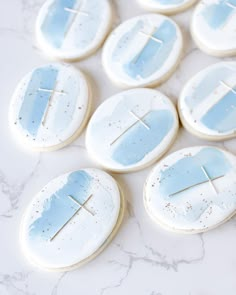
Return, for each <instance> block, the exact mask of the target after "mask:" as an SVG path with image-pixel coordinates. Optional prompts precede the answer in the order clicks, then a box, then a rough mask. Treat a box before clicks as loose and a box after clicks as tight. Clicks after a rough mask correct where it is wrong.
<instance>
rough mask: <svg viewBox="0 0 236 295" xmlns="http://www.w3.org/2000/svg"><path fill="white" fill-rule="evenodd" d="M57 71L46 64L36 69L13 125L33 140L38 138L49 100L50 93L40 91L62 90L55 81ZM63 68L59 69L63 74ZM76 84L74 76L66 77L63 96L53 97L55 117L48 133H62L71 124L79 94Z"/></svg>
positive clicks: (57, 76)
mask: <svg viewBox="0 0 236 295" xmlns="http://www.w3.org/2000/svg"><path fill="white" fill-rule="evenodd" d="M60 69H61V68H60V67H58V66H57V65H55V66H54V65H49V66H45V67H41V68H37V69H36V70H34V71H33V72H32V74H31V78H30V81H29V82H28V85H27V87H26V91H25V94H24V97H23V98H22V103H21V107H20V110H19V114H18V118H17V119H18V120H17V122H16V123H17V124H20V125H21V126H22V127H23V129H24V130H25V131H26V133H27V134H29V135H30V136H32V137H33V138H35V137H37V133H38V131H39V129H40V126H41V125H42V121H43V119H44V115H45V113H46V112H47V109H48V107H49V99H50V97H51V93H50V92H45V91H41V90H40V88H42V89H48V90H53V89H55V87H56V88H58V89H56V90H57V91H62V89H61V88H60V81H59V80H58V78H59V74H60ZM63 69H64V68H63V67H62V71H63ZM57 82H58V83H57ZM78 82H79V81H78V78H77V77H73V76H72V75H71V76H69V74H67V76H65V79H64V80H63V81H62V83H63V92H64V95H60V94H59V95H58V94H57V98H55V97H54V99H57V101H56V103H54V106H53V107H54V112H55V116H54V117H53V123H52V124H51V125H50V128H51V129H50V132H51V133H53V132H55V133H58V132H61V131H64V130H66V128H67V127H68V126H69V124H70V123H71V121H72V118H73V116H74V113H75V110H76V105H77V100H78V97H79V93H80V85H79V83H78Z"/></svg>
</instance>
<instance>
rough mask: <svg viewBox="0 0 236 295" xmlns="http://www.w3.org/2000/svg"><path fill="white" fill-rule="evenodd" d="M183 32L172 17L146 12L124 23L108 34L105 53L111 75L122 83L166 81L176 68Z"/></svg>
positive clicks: (134, 84)
mask: <svg viewBox="0 0 236 295" xmlns="http://www.w3.org/2000/svg"><path fill="white" fill-rule="evenodd" d="M182 43H183V42H182V34H181V32H180V29H179V28H178V26H177V25H176V23H175V22H174V21H172V20H171V19H170V18H168V17H166V16H163V15H158V14H147V15H141V16H137V17H135V18H132V19H129V20H127V21H125V22H124V23H122V24H121V25H120V26H119V27H118V28H116V29H115V30H114V31H113V32H112V33H111V35H110V36H109V37H108V39H107V41H106V43H105V45H104V49H103V54H102V61H103V66H104V68H105V70H106V72H107V74H108V76H109V77H110V78H111V79H112V80H113V81H114V82H116V83H118V84H119V85H121V86H128V87H138V86H148V85H149V86H150V85H157V84H160V83H162V82H164V81H165V80H166V79H167V78H168V77H169V76H170V75H171V74H172V73H173V71H174V70H175V69H176V67H177V65H178V63H179V61H180V56H181V52H182V46H183V44H182Z"/></svg>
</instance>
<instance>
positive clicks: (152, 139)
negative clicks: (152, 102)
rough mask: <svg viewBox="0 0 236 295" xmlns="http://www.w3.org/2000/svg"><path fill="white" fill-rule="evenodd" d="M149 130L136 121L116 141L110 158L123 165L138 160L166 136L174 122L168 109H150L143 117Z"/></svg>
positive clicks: (131, 163) (134, 162)
mask: <svg viewBox="0 0 236 295" xmlns="http://www.w3.org/2000/svg"><path fill="white" fill-rule="evenodd" d="M144 122H145V123H146V124H147V125H148V126H149V128H150V129H149V130H148V129H147V128H145V127H144V126H143V124H142V123H141V122H138V123H137V124H136V125H135V126H133V127H132V128H131V129H129V130H128V131H127V133H126V134H124V136H123V137H122V138H121V139H120V140H119V141H118V142H117V143H116V145H115V149H114V151H113V154H112V159H113V160H115V161H116V162H117V163H120V164H122V165H124V166H129V165H133V164H136V163H138V162H140V161H141V160H142V159H143V158H144V157H145V156H146V155H147V154H148V153H150V152H151V151H152V150H154V149H155V148H156V147H157V146H158V145H159V144H160V143H161V142H162V140H163V139H164V138H165V137H166V135H167V134H168V133H169V131H170V130H171V128H172V127H173V124H174V118H173V114H172V113H171V112H170V111H168V110H160V111H152V112H150V113H149V114H147V116H146V117H145V118H144Z"/></svg>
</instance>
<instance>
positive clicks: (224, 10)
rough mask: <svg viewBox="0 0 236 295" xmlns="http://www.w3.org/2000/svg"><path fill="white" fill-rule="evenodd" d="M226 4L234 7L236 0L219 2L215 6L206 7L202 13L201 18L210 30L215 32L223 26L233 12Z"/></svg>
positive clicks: (220, 0) (221, 0)
mask: <svg viewBox="0 0 236 295" xmlns="http://www.w3.org/2000/svg"><path fill="white" fill-rule="evenodd" d="M227 3H230V4H232V5H234V6H236V0H219V1H218V2H217V3H215V4H211V5H208V6H207V7H206V8H205V9H204V11H203V12H202V14H203V17H204V18H205V20H206V22H207V23H208V25H209V26H210V27H211V28H212V29H214V30H217V29H219V28H221V27H222V26H224V25H225V24H226V23H227V21H228V20H229V18H230V17H231V15H232V13H233V12H234V8H233V7H230V6H229V5H228V4H227Z"/></svg>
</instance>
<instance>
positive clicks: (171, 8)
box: [138, 0, 196, 14]
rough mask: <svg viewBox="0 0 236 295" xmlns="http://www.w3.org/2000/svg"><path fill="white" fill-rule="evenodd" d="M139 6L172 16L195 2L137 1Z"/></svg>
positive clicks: (175, 0) (179, 0)
mask: <svg viewBox="0 0 236 295" xmlns="http://www.w3.org/2000/svg"><path fill="white" fill-rule="evenodd" d="M138 1H139V2H140V4H141V5H142V6H143V7H144V8H146V9H148V10H152V11H155V12H159V13H164V14H174V13H178V12H181V11H183V10H185V9H187V8H189V7H190V6H191V5H193V4H194V3H195V2H196V0H138Z"/></svg>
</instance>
